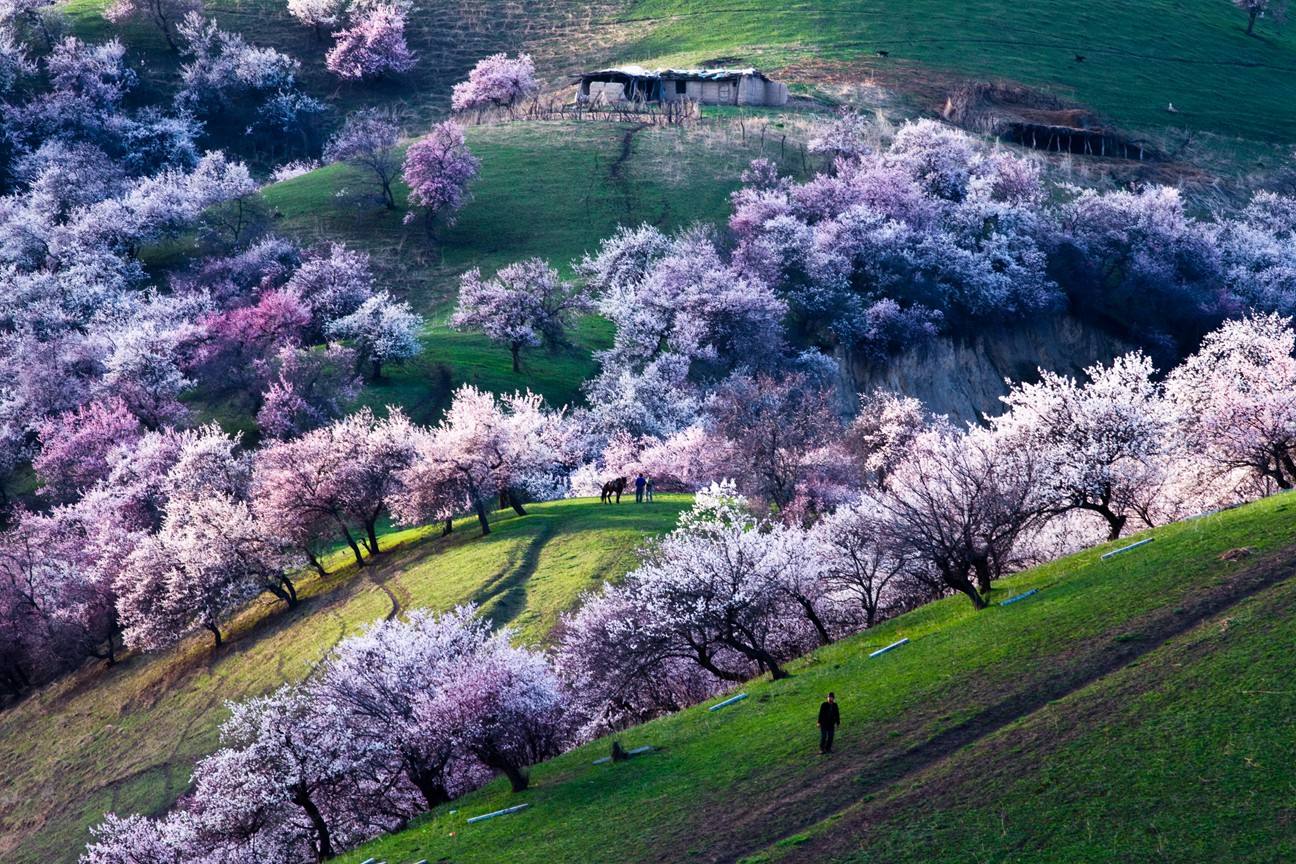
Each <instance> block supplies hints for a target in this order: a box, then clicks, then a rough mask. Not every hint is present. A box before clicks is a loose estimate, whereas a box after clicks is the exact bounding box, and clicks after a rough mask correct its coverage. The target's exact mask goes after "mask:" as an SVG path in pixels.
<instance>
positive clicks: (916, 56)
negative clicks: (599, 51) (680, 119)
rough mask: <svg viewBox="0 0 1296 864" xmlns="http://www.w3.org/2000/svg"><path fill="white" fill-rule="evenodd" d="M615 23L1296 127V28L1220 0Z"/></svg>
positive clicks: (1117, 103) (665, 1)
mask: <svg viewBox="0 0 1296 864" xmlns="http://www.w3.org/2000/svg"><path fill="white" fill-rule="evenodd" d="M618 20H619V21H621V22H623V23H624V25H625V26H627V27H633V28H634V29H633V31H632V32H633V33H634V38H633V39H632V40H628V41H627V42H625V43H623V44H621V45H619V46H618V48H617V51H618V56H619V57H621V58H624V59H629V60H637V61H638V60H642V61H650V62H653V63H658V62H660V63H673V64H686V63H695V62H702V61H706V60H708V59H712V58H721V59H724V60H725V61H726V62H741V63H755V64H757V65H760V66H763V67H766V68H783V69H784V71H785V74H786V75H787V76H788V77H791V78H792V79H794V80H795V79H797V78H802V79H803V80H806V81H817V80H836V81H850V80H855V81H873V82H877V83H881V84H884V85H886V84H894V85H897V86H899V87H900V89H905V90H911V91H916V92H926V93H927V94H928V95H938V94H939V87H940V86H941V83H942V82H941V79H942V78H945V79H946V83H948V79H949V77H950V76H960V77H961V76H970V77H974V78H983V79H984V78H1003V79H1009V80H1013V81H1017V82H1021V83H1024V84H1028V85H1032V86H1037V87H1042V88H1045V89H1048V90H1050V91H1052V92H1054V93H1057V94H1059V95H1063V96H1069V97H1071V98H1074V99H1075V100H1077V101H1079V102H1080V103H1082V104H1084V105H1087V106H1089V107H1091V108H1093V109H1094V110H1096V111H1098V112H1099V113H1100V114H1102V115H1104V116H1106V117H1109V118H1111V119H1112V120H1114V121H1115V122H1116V123H1118V124H1120V125H1122V126H1125V127H1127V128H1130V129H1135V130H1142V131H1147V130H1151V129H1155V128H1164V127H1173V128H1176V129H1191V130H1197V131H1200V132H1213V133H1216V134H1219V135H1224V136H1229V137H1234V136H1237V137H1242V138H1250V139H1255V140H1259V141H1283V142H1289V141H1291V140H1292V139H1293V138H1294V137H1296V105H1293V104H1292V102H1291V100H1290V99H1288V98H1286V91H1287V88H1288V84H1289V82H1290V79H1291V75H1292V74H1293V72H1296V36H1294V35H1293V34H1292V32H1291V31H1290V30H1289V29H1285V28H1279V27H1277V26H1275V25H1274V24H1272V23H1271V22H1267V21H1261V22H1259V23H1258V24H1257V27H1256V32H1255V35H1254V36H1247V35H1246V33H1245V28H1246V15H1245V14H1243V13H1241V12H1239V11H1238V10H1237V9H1235V8H1234V7H1233V5H1232V4H1230V3H1225V2H1217V0H1187V2H1175V0H1152V2H1146V3H1125V2H1120V0H1092V2H1087V3H1072V2H1067V0H1037V2H1033V3H1029V4H1022V3H1011V2H1007V0H964V2H960V3H946V2H941V0H911V2H907V3H885V2H880V0H826V2H825V0H814V2H797V3H785V2H780V0H751V2H746V3H741V4H727V5H724V6H721V7H717V6H716V4H714V3H707V2H703V0H638V2H636V3H634V4H633V6H632V7H631V8H630V9H629V10H628V11H626V12H624V13H622V15H621V16H620V18H619V19H618ZM879 52H885V56H881V55H880V54H879ZM1077 58H1081V59H1077ZM933 88H936V90H933ZM1171 103H1173V104H1174V106H1175V109H1176V110H1175V112H1174V113H1173V114H1172V113H1170V112H1169V110H1168V106H1169V105H1170V104H1171Z"/></svg>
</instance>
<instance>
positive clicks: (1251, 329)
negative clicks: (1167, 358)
mask: <svg viewBox="0 0 1296 864" xmlns="http://www.w3.org/2000/svg"><path fill="white" fill-rule="evenodd" d="M1294 345H1296V336H1293V333H1292V327H1291V319H1289V318H1283V317H1281V316H1279V315H1277V314H1269V315H1256V316H1253V317H1250V318H1245V319H1242V320H1238V321H1229V322H1227V323H1225V324H1224V325H1223V326H1222V327H1220V328H1219V329H1218V330H1216V331H1215V332H1213V333H1210V334H1208V335H1207V336H1206V338H1205V339H1203V340H1202V344H1201V348H1200V349H1198V351H1197V353H1195V354H1193V355H1192V356H1191V357H1189V358H1188V359H1187V360H1185V361H1184V362H1183V363H1182V364H1180V365H1179V366H1178V367H1176V368H1175V369H1174V370H1172V371H1171V372H1170V375H1169V376H1168V377H1167V379H1166V396H1167V398H1168V399H1169V402H1170V404H1171V406H1172V407H1173V409H1174V413H1175V417H1176V422H1177V428H1178V430H1179V432H1180V434H1181V435H1183V437H1184V444H1185V446H1186V447H1187V449H1188V450H1189V452H1194V453H1198V454H1201V455H1202V456H1204V457H1205V458H1206V459H1207V460H1209V461H1210V462H1212V463H1213V464H1214V465H1215V466H1216V467H1217V468H1218V469H1219V470H1221V471H1224V472H1233V471H1241V472H1246V473H1248V474H1250V475H1252V476H1253V477H1255V478H1256V479H1259V480H1264V481H1268V482H1272V483H1273V484H1274V485H1275V486H1277V487H1278V488H1279V489H1290V488H1292V487H1293V485H1296V358H1293V357H1292V350H1293V346H1294Z"/></svg>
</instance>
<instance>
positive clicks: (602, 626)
mask: <svg viewBox="0 0 1296 864" xmlns="http://www.w3.org/2000/svg"><path fill="white" fill-rule="evenodd" d="M651 624H652V614H651V613H650V612H648V611H647V610H646V609H644V608H643V607H641V606H639V605H636V604H635V603H633V602H631V598H630V597H629V596H628V594H627V592H625V591H624V590H622V589H621V588H619V587H618V586H613V585H605V586H604V587H603V588H602V590H600V591H598V592H591V593H587V594H585V595H584V596H582V597H581V601H580V604H579V605H578V607H577V609H576V611H574V612H572V613H571V614H569V615H567V616H564V618H563V619H562V622H561V624H560V625H559V629H558V632H559V634H560V637H559V644H558V653H557V663H558V669H559V672H560V674H561V675H562V678H563V680H564V682H565V683H566V685H567V690H568V692H569V693H571V694H572V697H571V698H572V700H573V704H572V712H573V714H574V715H575V717H576V718H578V722H579V725H580V731H579V734H580V736H581V737H583V738H593V737H596V736H598V735H604V734H607V733H608V732H613V731H616V730H618V729H622V728H625V727H627V726H630V725H633V724H636V723H643V722H645V721H647V720H651V719H652V718H653V717H657V716H660V715H662V714H668V713H672V712H675V711H681V710H683V709H684V708H687V707H688V706H690V705H694V704H696V703H698V702H701V701H702V700H704V699H706V698H708V697H709V696H712V695H714V694H715V693H718V692H720V690H722V689H724V687H725V686H726V682H724V681H722V680H721V679H720V678H717V677H716V676H715V675H712V674H711V673H709V672H707V671H706V670H705V669H703V668H702V667H701V666H699V665H698V664H697V663H695V662H693V660H692V659H691V658H690V657H688V656H685V655H684V654H683V653H682V652H670V651H657V650H649V648H650V647H655V645H654V643H651V642H645V641H644V640H641V639H640V637H639V634H640V633H645V632H649V630H650V628H651Z"/></svg>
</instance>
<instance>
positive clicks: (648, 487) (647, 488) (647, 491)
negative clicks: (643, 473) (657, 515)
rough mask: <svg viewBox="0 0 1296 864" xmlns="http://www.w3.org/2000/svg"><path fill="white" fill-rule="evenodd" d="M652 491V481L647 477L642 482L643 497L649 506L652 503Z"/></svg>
mask: <svg viewBox="0 0 1296 864" xmlns="http://www.w3.org/2000/svg"><path fill="white" fill-rule="evenodd" d="M652 489H653V481H652V478H651V477H648V478H646V479H645V480H644V497H645V498H646V499H647V500H648V503H649V504H651V503H652Z"/></svg>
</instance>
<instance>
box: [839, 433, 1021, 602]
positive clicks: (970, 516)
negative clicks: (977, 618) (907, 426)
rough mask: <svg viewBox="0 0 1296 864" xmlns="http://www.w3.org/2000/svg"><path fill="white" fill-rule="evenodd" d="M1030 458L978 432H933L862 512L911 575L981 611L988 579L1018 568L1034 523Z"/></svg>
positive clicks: (917, 444)
mask: <svg viewBox="0 0 1296 864" xmlns="http://www.w3.org/2000/svg"><path fill="white" fill-rule="evenodd" d="M1030 455H1031V454H1029V453H1023V452H1020V451H1013V450H1012V449H1011V448H1010V447H1006V446H1004V444H1003V442H1002V441H1001V440H999V439H996V438H995V437H994V436H993V435H991V434H990V433H989V432H986V431H983V430H969V431H968V432H959V431H957V430H954V429H952V428H949V427H948V426H945V427H939V426H938V427H936V428H933V429H930V430H928V431H925V432H923V433H922V434H921V435H919V436H918V437H917V438H916V439H915V441H914V443H913V446H912V447H911V448H910V450H909V452H908V453H907V454H906V456H905V458H904V459H902V460H901V461H900V463H899V464H898V465H897V466H896V467H895V470H894V471H893V472H892V473H891V477H890V480H889V481H888V482H887V485H886V489H885V490H884V491H883V492H881V493H880V494H876V495H874V494H870V495H868V496H866V497H867V500H866V502H865V505H864V506H866V507H868V508H871V509H873V510H874V511H876V512H877V513H878V514H879V516H880V517H881V520H880V521H881V529H882V530H883V531H884V532H885V534H884V536H885V538H886V543H887V544H889V545H890V546H891V548H893V549H894V550H896V552H897V553H902V554H905V555H906V556H907V557H908V558H909V559H911V560H913V561H915V562H916V563H917V564H918V565H919V567H918V569H917V570H916V572H918V573H920V574H923V575H924V577H925V578H928V579H929V580H930V581H931V584H932V585H933V586H934V587H937V588H939V589H940V590H952V591H958V592H960V593H962V594H965V595H966V596H967V598H968V599H969V600H971V601H972V605H973V606H974V607H975V608H977V609H983V608H985V606H986V600H985V594H986V593H987V592H988V591H989V590H990V583H991V580H992V579H995V578H997V577H999V576H1000V575H1002V574H1003V573H1005V572H1007V571H1008V570H1009V569H1011V568H1012V567H1014V566H1017V565H1019V564H1020V563H1021V558H1020V554H1021V552H1022V541H1023V539H1024V537H1025V536H1026V534H1027V532H1028V531H1029V530H1030V529H1031V528H1032V527H1034V526H1035V525H1037V524H1038V521H1039V515H1038V514H1039V512H1040V508H1039V505H1038V471H1037V468H1036V466H1035V464H1034V462H1033V460H1032V459H1031V458H1030Z"/></svg>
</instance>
